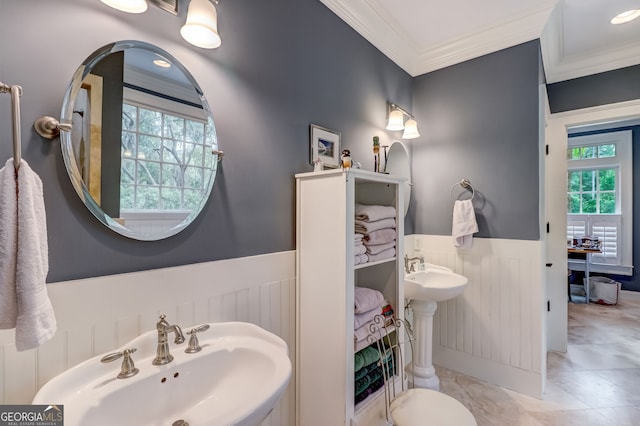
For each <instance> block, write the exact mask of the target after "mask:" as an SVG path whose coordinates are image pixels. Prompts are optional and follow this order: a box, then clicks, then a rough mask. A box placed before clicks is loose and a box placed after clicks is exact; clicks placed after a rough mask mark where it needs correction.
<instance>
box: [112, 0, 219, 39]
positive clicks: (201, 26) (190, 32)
mask: <svg viewBox="0 0 640 426" xmlns="http://www.w3.org/2000/svg"><path fill="white" fill-rule="evenodd" d="M100 1H101V2H102V3H104V4H106V5H108V6H111V7H113V8H114V9H118V10H121V11H123V12H127V13H142V12H144V11H146V10H147V7H148V2H147V0H100ZM148 1H149V2H150V3H151V4H153V5H156V6H158V7H159V8H161V9H163V10H166V11H167V12H169V13H171V14H173V15H178V3H179V2H180V1H181V0H148ZM185 1H186V0H185ZM214 3H215V5H218V4H220V0H191V1H189V8H188V9H187V19H186V22H185V23H184V25H183V26H182V28H181V29H180V35H182V38H184V39H185V40H186V41H187V42H189V43H191V44H193V45H194V46H197V47H201V48H203V49H215V48H216V47H220V45H221V44H222V39H221V38H220V34H219V33H218V13H217V11H216V7H215V5H214Z"/></svg>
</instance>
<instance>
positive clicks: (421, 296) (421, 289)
mask: <svg viewBox="0 0 640 426" xmlns="http://www.w3.org/2000/svg"><path fill="white" fill-rule="evenodd" d="M468 282H469V280H468V279H467V277H465V276H464V275H460V274H456V273H455V272H453V271H451V269H448V268H445V267H437V268H427V269H425V270H424V271H418V272H412V273H410V274H408V275H406V276H405V278H404V295H405V297H406V298H407V299H413V300H420V301H425V302H442V301H445V300H449V299H452V298H454V297H456V296H457V295H459V294H461V293H462V292H463V291H464V288H465V286H466V285H467V283H468Z"/></svg>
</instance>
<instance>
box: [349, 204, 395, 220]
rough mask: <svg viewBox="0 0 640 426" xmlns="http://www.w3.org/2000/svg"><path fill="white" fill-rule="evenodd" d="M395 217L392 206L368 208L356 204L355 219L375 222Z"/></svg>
mask: <svg viewBox="0 0 640 426" xmlns="http://www.w3.org/2000/svg"><path fill="white" fill-rule="evenodd" d="M394 217H396V208H395V207H393V206H373V205H372V206H370V205H366V204H356V219H357V220H366V221H369V222H373V221H375V220H381V219H387V218H394Z"/></svg>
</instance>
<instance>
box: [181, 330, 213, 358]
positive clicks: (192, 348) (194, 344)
mask: <svg viewBox="0 0 640 426" xmlns="http://www.w3.org/2000/svg"><path fill="white" fill-rule="evenodd" d="M208 329H209V324H202V325H200V326H198V327H195V328H192V329H191V330H189V331H187V334H189V335H190V336H191V337H190V338H189V345H188V346H187V349H185V350H184V351H185V352H186V353H188V354H194V353H196V352H200V351H201V350H202V346H200V342H198V333H201V332H203V331H207V330H208Z"/></svg>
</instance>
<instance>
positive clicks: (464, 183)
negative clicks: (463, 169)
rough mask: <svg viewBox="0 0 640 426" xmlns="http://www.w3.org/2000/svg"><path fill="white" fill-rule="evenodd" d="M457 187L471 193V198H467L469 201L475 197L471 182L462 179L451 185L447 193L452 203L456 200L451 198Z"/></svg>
mask: <svg viewBox="0 0 640 426" xmlns="http://www.w3.org/2000/svg"><path fill="white" fill-rule="evenodd" d="M458 185H460V186H461V187H463V188H464V189H466V190H470V191H471V198H469V200H473V197H475V196H476V190H475V189H473V186H472V185H471V181H470V180H469V179H462V180H460V182H456V183H454V184H453V185H451V190H450V191H449V193H450V195H451V199H452V200H453V201H456V200H457V199H458V198H457V197H454V196H453V190H454V189H455V187H456V186H458Z"/></svg>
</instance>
